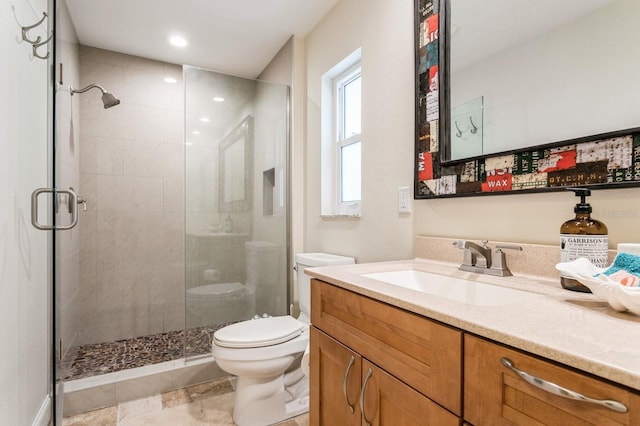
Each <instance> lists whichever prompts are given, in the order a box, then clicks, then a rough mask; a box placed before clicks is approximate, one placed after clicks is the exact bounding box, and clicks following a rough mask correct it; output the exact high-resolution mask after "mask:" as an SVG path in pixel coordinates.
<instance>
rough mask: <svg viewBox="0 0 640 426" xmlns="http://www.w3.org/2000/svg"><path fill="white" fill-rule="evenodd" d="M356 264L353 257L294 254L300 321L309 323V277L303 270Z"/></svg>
mask: <svg viewBox="0 0 640 426" xmlns="http://www.w3.org/2000/svg"><path fill="white" fill-rule="evenodd" d="M353 263H356V260H355V259H354V258H353V257H347V256H339V255H337V254H329V253H299V254H296V267H297V271H298V272H297V278H298V300H299V303H300V317H299V319H300V320H303V321H305V322H307V323H308V322H310V315H311V277H309V275H307V274H305V273H304V269H305V268H312V267H315V266H332V265H349V264H353Z"/></svg>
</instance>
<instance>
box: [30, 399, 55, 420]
mask: <svg viewBox="0 0 640 426" xmlns="http://www.w3.org/2000/svg"><path fill="white" fill-rule="evenodd" d="M50 424H52V422H51V395H46V396H45V397H44V399H43V400H42V404H40V409H39V410H38V413H37V414H36V417H35V418H34V419H33V426H48V425H50Z"/></svg>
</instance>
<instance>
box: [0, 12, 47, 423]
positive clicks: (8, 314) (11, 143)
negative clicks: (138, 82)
mask: <svg viewBox="0 0 640 426" xmlns="http://www.w3.org/2000/svg"><path fill="white" fill-rule="evenodd" d="M45 11H46V12H48V14H49V16H53V12H54V11H53V10H48V9H47V2H46V1H42V0H18V1H9V0H2V1H0V55H1V57H2V66H0V93H1V95H0V182H2V185H1V186H0V196H1V197H2V202H1V203H0V342H2V355H1V356H0V382H1V383H2V386H1V387H0V401H1V402H0V423H1V424H3V425H45V424H47V423H48V421H49V416H50V415H51V404H50V400H49V391H50V390H51V389H50V383H49V378H50V375H51V369H50V368H49V366H50V360H51V357H52V354H51V353H50V351H49V348H51V347H52V345H51V342H50V340H49V337H50V330H51V322H50V318H51V317H50V314H51V311H50V308H51V300H50V299H49V298H48V296H49V294H48V293H50V288H51V279H50V276H49V271H50V269H49V268H50V267H51V264H50V262H49V255H50V254H51V250H49V248H50V244H51V240H50V232H43V231H39V230H37V229H35V228H34V227H33V226H31V215H30V202H31V192H32V191H33V190H34V189H36V188H41V187H47V186H50V185H51V179H50V169H49V168H48V166H49V165H50V164H48V160H47V159H48V158H49V152H48V148H50V147H51V146H52V144H50V143H49V140H50V137H51V135H49V134H48V132H47V129H48V128H49V124H50V123H48V121H47V117H48V111H47V109H48V108H47V106H48V104H49V99H48V94H49V93H50V91H51V89H52V88H51V85H50V84H47V82H50V81H51V76H50V75H49V74H48V66H47V65H48V63H47V61H43V60H41V59H38V58H34V57H33V54H32V49H31V45H30V44H28V43H25V42H22V41H19V40H21V31H20V25H30V24H32V23H34V22H37V21H38V20H39V19H40V18H41V17H42V12H45ZM47 34H48V33H47V23H45V24H44V25H43V26H41V27H38V28H35V29H34V30H32V31H30V32H29V36H30V37H31V38H32V39H34V38H36V37H38V36H39V37H41V38H42V39H45V38H46V37H47ZM47 49H51V44H48V45H45V46H43V47H41V48H39V49H38V53H40V54H41V55H43V54H45V53H46V52H47ZM42 198H43V199H44V198H46V196H45V195H43V196H42ZM41 208H42V209H43V210H44V208H45V203H44V202H42V203H41ZM48 216H49V215H47V214H45V213H44V211H42V214H41V215H40V218H41V222H45V221H46V220H47V219H48Z"/></svg>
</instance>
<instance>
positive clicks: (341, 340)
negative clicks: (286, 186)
mask: <svg viewBox="0 0 640 426" xmlns="http://www.w3.org/2000/svg"><path fill="white" fill-rule="evenodd" d="M311 322H312V327H311V336H310V345H311V361H310V424H311V425H312V426H322V425H329V426H333V425H340V426H349V425H382V426H384V425H390V426H397V425H438V426H449V425H451V426H454V425H458V426H459V425H464V426H501V425H503V426H507V425H509V426H514V425H517V426H528V425H536V426H542V425H562V426H572V425H598V426H599V425H629V426H631V425H636V426H637V425H640V393H639V392H637V391H635V390H633V389H629V388H626V387H624V386H622V385H618V384H616V383H612V382H610V381H607V380H603V379H601V378H598V377H595V376H593V375H589V374H587V373H584V372H581V371H578V370H575V369H572V368H569V367H566V366H563V365H559V364H557V363H555V362H553V361H550V360H546V359H544V358H541V357H538V356H535V355H532V354H529V353H526V352H523V351H520V350H517V349H514V348H511V347H507V346H504V345H502V344H498V343H496V342H494V341H491V340H487V339H485V338H481V337H478V336H475V335H472V334H470V333H466V332H464V331H462V330H459V329H456V328H453V327H450V326H447V325H443V324H441V323H438V322H436V321H434V320H431V319H428V318H425V317H423V316H420V315H417V314H414V313H411V312H408V311H405V310H403V309H400V308H397V307H394V306H392V305H389V304H386V303H384V302H381V301H378V300H375V299H372V298H369V297H366V296H363V295H360V294H357V293H354V292H351V291H349V290H345V289H343V288H340V287H337V286H334V285H331V284H327V283H325V282H322V281H320V280H317V279H313V280H312V281H311ZM638 365H639V366H640V362H639V364H638ZM463 373H464V374H463ZM463 377H464V380H463ZM559 394H564V395H565V396H566V395H567V394H571V395H573V396H574V398H578V399H582V400H577V399H568V398H565V397H563V396H560V395H559ZM583 397H585V398H588V399H590V400H591V401H585V400H584V399H585V398H583ZM463 401H464V404H463ZM620 404H622V405H624V407H622V406H621V405H620ZM625 407H626V411H625ZM612 408H614V409H612ZM616 409H617V411H616ZM623 411H624V412H623Z"/></svg>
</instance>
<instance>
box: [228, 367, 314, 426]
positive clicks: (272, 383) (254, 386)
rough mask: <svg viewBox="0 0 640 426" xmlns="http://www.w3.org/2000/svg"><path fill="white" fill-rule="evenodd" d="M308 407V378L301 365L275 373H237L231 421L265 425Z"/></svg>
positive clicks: (242, 424)
mask: <svg viewBox="0 0 640 426" xmlns="http://www.w3.org/2000/svg"><path fill="white" fill-rule="evenodd" d="M308 411H309V379H308V377H307V376H305V375H303V374H302V371H301V370H300V368H297V369H295V370H293V371H291V372H290V373H287V374H284V375H279V376H277V377H257V378H256V377H238V380H237V382H236V391H235V396H234V407H233V421H234V422H235V423H236V424H237V425H238V426H267V425H272V424H274V423H278V422H281V421H284V420H286V419H289V418H291V417H295V416H298V415H300V414H303V413H306V412H308Z"/></svg>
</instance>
